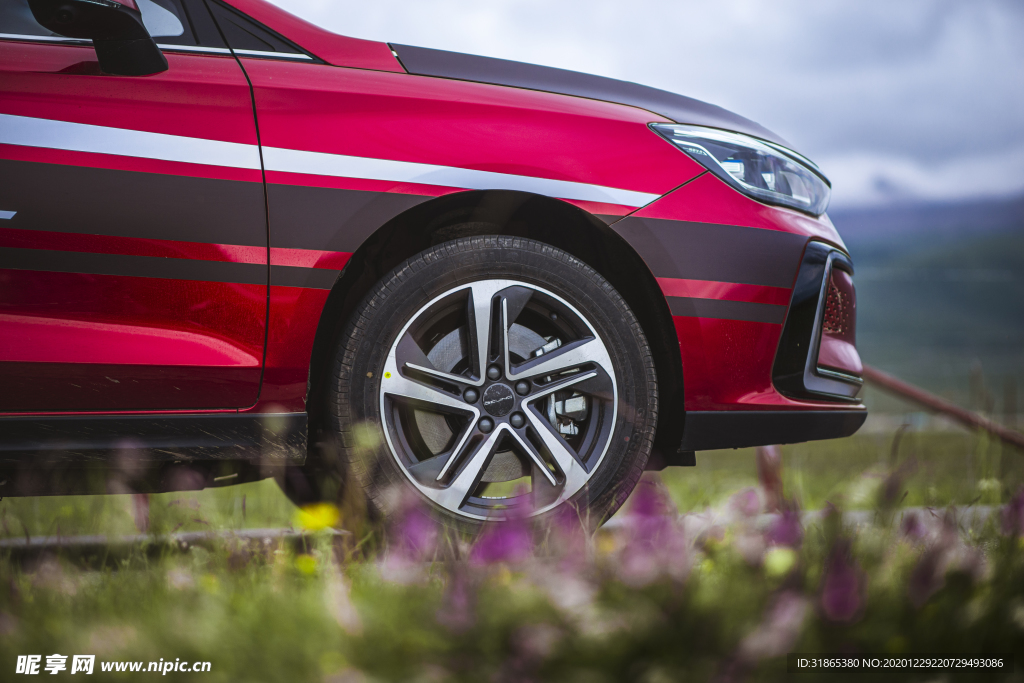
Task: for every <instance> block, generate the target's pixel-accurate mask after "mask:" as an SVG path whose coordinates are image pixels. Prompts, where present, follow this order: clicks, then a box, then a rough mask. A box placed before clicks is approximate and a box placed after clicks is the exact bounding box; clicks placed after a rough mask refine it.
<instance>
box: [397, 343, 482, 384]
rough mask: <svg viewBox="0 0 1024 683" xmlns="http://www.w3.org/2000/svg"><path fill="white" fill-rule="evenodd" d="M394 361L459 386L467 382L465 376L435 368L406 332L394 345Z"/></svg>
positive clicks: (401, 365) (404, 366) (400, 365)
mask: <svg viewBox="0 0 1024 683" xmlns="http://www.w3.org/2000/svg"><path fill="white" fill-rule="evenodd" d="M395 361H396V363H397V364H398V366H399V367H403V368H408V369H410V370H415V371H416V372H422V373H423V374H425V375H430V376H431V377H437V378H438V379H443V380H447V381H449V382H454V383H456V384H457V385H460V386H461V385H465V384H468V383H469V382H468V380H467V379H466V378H465V377H462V376H460V375H453V374H451V373H450V372H442V371H441V370H438V369H437V368H435V367H434V365H433V363H431V362H430V359H429V358H427V356H426V354H425V353H423V349H421V348H420V346H419V344H417V343H416V341H415V340H414V339H413V338H412V335H410V334H409V333H408V332H407V333H406V334H405V336H404V337H403V338H402V340H401V341H400V342H399V343H398V346H397V347H395Z"/></svg>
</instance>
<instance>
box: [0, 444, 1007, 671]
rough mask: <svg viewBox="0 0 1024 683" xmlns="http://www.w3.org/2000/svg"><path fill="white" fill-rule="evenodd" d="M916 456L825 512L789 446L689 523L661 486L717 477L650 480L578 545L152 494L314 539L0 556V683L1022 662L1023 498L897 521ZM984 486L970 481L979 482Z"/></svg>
mask: <svg viewBox="0 0 1024 683" xmlns="http://www.w3.org/2000/svg"><path fill="white" fill-rule="evenodd" d="M851 441H852V440H851ZM824 446H829V444H825V445H824ZM918 446H919V448H918V450H916V451H913V450H908V451H906V452H905V453H904V454H903V455H900V453H899V452H897V454H896V456H893V455H892V451H891V450H890V449H889V448H888V445H887V446H886V448H884V449H882V452H881V454H879V453H878V452H875V453H873V454H872V456H871V462H870V463H868V464H867V466H866V467H862V468H861V469H860V471H859V473H857V474H856V476H845V479H844V480H843V482H839V481H837V482H835V483H834V484H833V483H828V484H827V486H828V489H827V491H826V492H825V493H821V494H817V493H815V494H809V493H808V491H823V490H825V489H826V485H821V486H818V485H817V484H815V485H814V486H817V488H814V486H812V487H809V486H808V483H807V482H808V481H817V479H814V477H818V475H816V474H812V472H813V470H814V468H815V467H819V468H820V471H822V472H828V471H829V466H828V465H827V464H822V465H814V466H813V467H810V468H807V469H806V470H805V471H804V472H803V473H802V474H803V476H804V488H803V489H800V488H799V487H798V486H797V485H796V484H795V483H794V481H793V479H792V477H793V476H794V475H795V474H797V473H796V472H794V469H795V467H794V466H792V465H793V463H792V462H791V460H790V459H791V457H792V455H793V451H792V450H789V451H786V452H784V454H783V459H784V460H785V463H786V466H787V467H788V469H786V470H784V472H785V477H784V478H785V479H786V484H787V488H786V490H787V491H788V492H789V495H777V492H773V491H772V490H771V486H769V485H766V486H761V485H759V484H758V480H757V476H756V469H754V470H753V471H754V472H755V474H754V476H753V477H752V480H751V482H750V483H751V485H750V486H743V484H744V483H746V482H743V481H733V482H732V483H731V484H728V485H726V484H715V486H717V488H713V487H712V488H711V490H705V491H703V492H701V491H697V494H700V495H702V496H704V499H703V500H700V501H699V503H694V504H692V505H690V506H689V507H687V508H684V509H691V510H694V511H690V512H686V513H684V514H679V513H678V509H679V508H678V503H679V502H681V501H685V500H687V499H686V498H685V492H684V494H681V493H680V492H679V488H678V487H679V486H680V485H679V483H678V481H675V482H674V481H673V478H675V477H679V478H685V477H686V476H687V474H690V475H691V476H696V477H701V476H705V477H714V476H717V475H715V473H714V471H712V472H711V473H708V472H707V471H705V473H704V474H701V468H700V467H698V468H697V470H696V471H693V470H690V471H686V470H682V471H675V472H670V473H669V472H666V473H663V475H662V476H658V475H649V476H648V477H646V478H645V480H644V481H643V482H642V484H641V486H640V487H639V488H638V489H637V491H636V492H635V493H634V495H633V496H632V499H631V500H630V501H629V503H628V504H627V507H626V509H625V510H624V512H623V513H620V515H618V516H617V517H616V519H615V520H614V521H613V523H612V524H611V525H609V526H608V527H605V528H603V529H601V530H599V531H598V532H597V533H595V534H590V533H587V532H586V531H585V529H584V524H583V523H582V522H581V520H580V519H579V518H578V517H576V516H575V514H573V513H572V511H567V512H566V513H564V514H562V515H560V516H559V517H557V518H556V519H554V520H551V521H550V523H549V524H546V525H544V526H543V527H539V528H538V527H534V526H531V525H528V524H527V523H525V522H524V521H513V522H511V523H508V524H505V525H502V526H501V527H499V528H496V529H491V530H489V531H487V532H485V533H484V535H482V536H481V537H480V538H478V539H476V540H472V539H468V538H465V537H462V536H458V535H455V534H452V533H450V532H448V531H447V530H445V529H442V528H440V527H438V526H437V525H436V523H435V522H434V521H433V520H432V519H431V517H430V516H429V515H428V514H426V513H425V511H424V510H423V509H421V508H420V507H418V506H417V505H416V503H415V502H414V501H411V500H410V501H408V504H407V505H406V506H405V512H404V514H402V515H400V516H399V517H398V518H397V519H394V520H392V522H391V526H390V527H389V528H388V529H386V530H380V529H378V530H374V531H371V532H368V533H367V534H366V535H364V536H362V537H356V536H337V535H331V534H330V533H329V531H328V530H317V529H318V528H319V527H322V526H324V523H325V520H329V519H331V518H332V517H333V516H334V515H335V514H336V511H331V510H324V509H311V510H307V511H305V512H304V513H302V514H295V511H294V509H288V508H287V507H280V508H278V507H276V506H277V505H278V503H277V502H272V501H277V500H278V499H279V498H280V497H279V496H278V498H274V497H273V496H272V495H271V491H272V489H261V488H260V487H265V486H266V485H268V484H269V486H271V487H272V486H273V484H272V483H271V482H264V483H261V484H258V485H248V487H237V488H236V489H235V490H232V489H223V490H218V491H210V492H205V493H202V494H165V496H153V497H152V501H153V502H151V506H150V513H151V518H152V526H153V528H154V530H159V531H161V532H168V531H172V530H174V529H175V528H188V527H187V524H186V522H187V521H188V520H190V519H195V518H201V519H202V520H203V521H204V522H206V524H199V523H196V522H192V524H193V525H195V527H193V528H199V529H206V528H209V526H211V525H212V526H219V527H226V528H240V527H243V526H253V525H257V526H259V525H263V524H271V523H273V524H274V525H280V524H289V523H294V524H296V525H305V526H306V527H307V528H308V529H309V531H310V536H309V537H308V539H307V540H306V541H305V542H303V543H299V544H292V545H288V544H285V543H283V542H281V541H278V540H254V541H244V540H242V539H232V538H230V537H229V538H226V539H224V540H222V541H220V542H218V543H216V544H215V545H214V546H213V547H199V546H191V547H183V545H182V544H180V543H179V544H176V545H173V546H170V545H169V546H159V547H155V548H154V547H148V548H147V547H145V546H142V547H139V548H137V549H136V550H135V551H134V552H132V553H131V554H129V555H128V556H126V557H119V558H118V559H116V560H114V559H111V558H106V559H103V558H100V560H99V561H98V562H95V563H93V564H89V563H83V562H82V561H81V560H80V558H76V557H74V556H72V555H52V556H42V557H35V558H33V559H31V560H20V559H18V558H17V557H14V556H11V555H10V554H9V553H8V554H0V672H3V673H2V674H0V679H3V680H7V679H8V678H9V677H10V678H13V676H10V674H11V672H13V671H14V662H15V659H16V657H17V655H19V654H41V655H43V656H44V661H45V656H46V655H48V654H52V653H61V654H65V655H72V654H95V655H96V656H97V662H100V661H109V660H132V661H146V662H148V661H155V660H158V659H160V658H164V659H174V658H181V659H182V660H188V661H210V662H212V671H211V672H210V673H204V674H174V673H169V674H168V675H167V677H166V678H167V679H168V680H195V679H200V678H201V679H202V680H209V681H289V682H293V681H331V682H333V683H358V682H363V681H365V682H367V683H370V682H372V681H403V682H405V681H423V682H428V681H474V682H476V681H497V682H502V681H560V682H561V681H568V682H574V681H579V682H581V683H582V682H590V681H593V682H595V683H598V682H604V681H608V682H619V681H640V682H647V683H660V682H662V681H681V680H721V681H741V680H752V681H758V680H777V679H781V678H783V677H785V676H787V674H786V673H785V655H786V653H788V652H847V653H866V652H875V653H892V654H908V653H915V652H917V653H1021V652H1024V491H1022V492H1018V493H1016V494H1014V495H1012V496H1011V495H1007V490H1006V486H1004V485H1002V484H1000V485H998V486H995V487H992V491H991V492H990V493H989V495H990V496H992V499H991V500H989V501H987V502H989V503H990V505H988V506H986V507H984V508H982V509H980V510H975V509H969V510H967V511H965V509H964V508H959V509H953V508H944V507H935V508H930V509H929V508H914V509H908V508H906V507H905V505H906V504H907V501H908V499H910V497H911V495H912V494H911V491H912V490H913V489H914V487H915V486H919V483H920V481H921V480H920V479H919V478H920V477H922V474H921V472H922V464H921V462H922V460H924V459H925V458H927V457H928V455H929V454H928V448H929V446H928V445H927V444H924V445H921V444H918ZM821 447H822V446H818V448H821ZM906 447H907V443H904V446H903V447H902V448H906ZM864 450H865V452H868V449H867V448H866V447H865V449H864ZM826 452H828V451H826ZM941 452H942V451H941V450H940V454H941ZM960 456H963V453H961V454H960ZM726 457H729V456H726ZM949 457H950V459H951V461H952V459H953V457H954V456H953V455H950V456H949ZM1016 457H1021V456H1020V454H1017V456H1016ZM808 458H809V459H810V456H808ZM829 460H831V457H830V458H829ZM862 464H863V463H862ZM704 465H705V462H704V461H702V462H701V466H704ZM974 465H975V466H976V467H978V468H979V469H980V467H981V465H979V464H978V460H975V461H974ZM986 466H992V467H994V465H992V464H991V463H989V464H988V465H986ZM745 467H746V469H747V470H748V471H750V470H751V469H752V466H751V464H750V463H749V462H748V463H747V464H746V465H745ZM835 467H840V465H838V464H834V465H833V468H835ZM840 469H841V467H840ZM712 470H713V468H712ZM954 472H955V470H953V469H950V471H949V473H948V474H949V478H952V475H953V474H954ZM828 476H829V477H830V480H829V481H830V482H831V478H838V477H841V476H842V473H841V472H838V473H837V472H829V474H828ZM929 476H932V475H929ZM961 478H963V477H962V476H961ZM989 478H994V477H989V476H982V475H980V474H979V475H977V476H976V481H975V485H974V488H975V489H977V485H976V484H977V481H983V480H985V479H989ZM663 479H664V480H665V481H664V482H663V481H662V480H663ZM865 481H866V482H868V484H865V483H864V482H865ZM915 482H918V483H915ZM869 484H870V485H869ZM933 484H934V481H932V483H928V484H927V486H931V485H933ZM950 486H951V487H953V488H951V489H949V490H954V489H955V486H956V484H953V483H950ZM986 490H987V489H986ZM801 491H802V495H803V506H804V507H805V508H806V507H807V506H808V503H807V501H808V500H810V501H811V504H812V505H814V503H817V502H818V501H821V504H820V506H819V505H814V507H816V508H820V512H816V513H813V514H811V513H807V512H802V511H801V509H800V508H801V502H800V501H799V500H798V494H799V493H800V492H801ZM257 492H261V493H259V495H258V494H257ZM670 492H671V494H670ZM207 494H212V495H207ZM231 495H234V496H235V497H236V499H237V497H240V496H243V495H244V496H246V497H247V501H248V502H247V503H246V504H245V505H244V506H243V505H241V504H240V503H237V502H235V503H229V502H228V501H230V500H231V499H230V498H229V496H231ZM695 495H696V494H695ZM815 495H821V496H822V498H820V499H816V498H815ZM204 496H205V497H204ZM825 496H828V498H825ZM975 497H977V496H975ZM126 499H127V500H128V502H125V500H126ZM955 499H956V496H954V500H955ZM96 500H99V501H105V502H103V503H95V502H94V501H96ZM130 500H131V499H130V498H127V497H113V498H97V499H74V500H71V499H53V500H50V501H47V500H46V499H32V500H20V501H18V500H14V501H12V500H4V501H3V502H2V503H0V518H2V519H3V520H4V523H5V524H6V525H7V527H8V528H7V529H5V532H4V533H5V535H7V536H12V535H13V536H17V535H19V533H22V527H24V528H25V529H28V528H29V527H31V528H32V529H33V530H43V531H44V532H45V529H44V527H46V525H45V524H44V523H43V522H42V521H41V520H40V519H28V521H25V520H26V519H27V518H28V514H27V509H28V506H32V505H44V506H45V505H54V506H68V505H71V506H74V505H79V504H80V505H90V504H92V505H104V506H107V505H109V506H114V507H115V508H116V509H117V510H121V509H122V508H123V519H121V517H118V519H119V520H120V521H118V522H117V524H118V525H120V526H119V528H124V530H125V531H126V532H131V533H136V531H135V527H134V523H133V521H132V520H133V515H134V514H135V513H136V512H137V511H133V510H132V508H131V504H130ZM280 500H283V499H280ZM825 500H829V501H830V502H828V503H826V502H824V501H825ZM40 501H42V502H40ZM173 501H184V502H178V503H176V504H173V505H171V504H170V503H172V502H173ZM189 501H203V502H202V503H201V504H198V503H197V504H193V503H191V502H189ZM254 501H255V502H254ZM966 502H970V501H969V500H968V501H966ZM705 503H707V504H709V506H705ZM837 505H842V506H845V508H848V509H853V508H856V509H859V510H862V511H864V512H861V513H860V514H859V515H851V514H849V513H848V512H847V514H845V515H844V511H843V510H840V509H839V508H838V507H836V506H837ZM116 506H121V507H116ZM161 506H163V507H161ZM694 508H695V509H694ZM58 509H59V508H58ZM180 510H187V512H186V513H180V512H179V511H180ZM118 514H119V515H120V514H121V513H120V512H119V513H118ZM218 515H219V517H218ZM346 521H347V520H341V524H342V526H346ZM73 522H74V520H73V519H72V518H70V517H68V518H67V521H66V522H65V524H68V525H70V524H72V523H73ZM52 523H53V522H52V521H51V524H52ZM84 523H85V524H87V525H91V526H90V529H91V530H92V531H93V532H95V530H96V527H102V526H103V525H102V524H100V523H99V522H97V521H96V520H86V522H84ZM12 527H13V528H12ZM62 528H64V529H66V528H67V527H62ZM12 532H13V533H12ZM32 533H37V531H33V532H32ZM49 533H53V531H52V530H51V531H49ZM65 533H66V532H65ZM1018 656H1019V655H1018ZM1016 665H1017V668H1018V670H1017V671H1016V672H1015V673H1009V672H1004V673H1002V674H997V675H993V673H992V672H984V673H977V672H971V671H969V670H968V671H963V672H960V673H953V674H950V673H943V674H936V673H935V672H930V673H924V672H915V673H908V672H905V671H903V672H896V673H894V674H893V675H892V680H921V681H934V680H949V681H958V680H1022V681H1024V674H1022V670H1021V668H1020V667H1021V666H1024V661H1021V660H1020V659H1018V661H1017V662H1016ZM94 675H95V676H96V680H104V676H107V677H109V678H110V679H116V680H129V679H130V678H131V674H125V673H120V674H117V673H113V674H103V673H102V672H100V671H99V663H97V667H96V673H95V674H94ZM871 675H872V677H873V678H880V677H881V678H884V675H883V674H878V673H872V674H871ZM152 676H153V674H140V675H138V676H137V678H149V677H152ZM799 678H800V680H807V681H812V680H830V681H831V680H847V679H848V680H861V679H863V678H864V675H863V674H862V673H853V674H850V675H848V676H847V677H844V674H841V673H836V672H821V673H804V674H800V675H799Z"/></svg>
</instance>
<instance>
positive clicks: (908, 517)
mask: <svg viewBox="0 0 1024 683" xmlns="http://www.w3.org/2000/svg"><path fill="white" fill-rule="evenodd" d="M900 531H902V532H903V535H904V536H906V537H907V538H909V539H912V540H915V541H919V540H921V539H922V538H924V537H925V534H926V533H927V530H926V529H925V526H924V522H922V521H921V517H920V516H919V515H918V514H917V513H916V512H908V513H906V514H905V515H903V521H902V522H901V523H900Z"/></svg>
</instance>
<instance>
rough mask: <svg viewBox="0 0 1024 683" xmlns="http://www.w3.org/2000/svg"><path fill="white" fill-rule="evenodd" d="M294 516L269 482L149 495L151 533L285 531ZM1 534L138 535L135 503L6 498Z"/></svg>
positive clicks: (0, 507) (127, 499)
mask: <svg viewBox="0 0 1024 683" xmlns="http://www.w3.org/2000/svg"><path fill="white" fill-rule="evenodd" d="M294 515H295V506H293V505H292V504H291V502H289V500H288V499H287V498H285V497H284V495H283V494H282V493H281V490H280V489H279V488H278V487H277V484H275V483H274V481H273V480H272V479H266V480H264V481H259V482H254V483H251V484H239V485H237V486H227V487H224V488H214V489H206V490H204V491H184V492H176V493H160V494H154V495H151V496H150V497H149V530H150V532H152V533H168V532H175V531H210V530H214V529H252V528H266V527H288V526H290V525H291V524H292V520H293V517H294ZM0 533H2V534H3V536H5V537H16V536H24V535H25V534H26V533H27V534H28V535H30V536H58V535H60V536H76V535H85V534H107V535H120V534H136V533H138V529H137V528H136V523H135V502H134V500H133V499H132V496H130V495H112V496H39V497H34V498H5V499H4V500H3V501H2V502H0Z"/></svg>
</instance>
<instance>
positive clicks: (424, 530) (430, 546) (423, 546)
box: [392, 507, 437, 560]
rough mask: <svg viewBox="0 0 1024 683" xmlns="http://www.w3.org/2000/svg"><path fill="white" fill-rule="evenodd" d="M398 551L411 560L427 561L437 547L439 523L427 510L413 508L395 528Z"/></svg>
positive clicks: (394, 533) (408, 510)
mask: <svg viewBox="0 0 1024 683" xmlns="http://www.w3.org/2000/svg"><path fill="white" fill-rule="evenodd" d="M392 533H393V535H394V538H395V542H396V543H395V544H396V546H397V547H396V550H398V552H400V553H402V554H403V555H404V556H405V557H406V558H408V559H410V560H425V559H427V558H429V557H431V556H432V555H433V554H434V550H435V549H436V547H437V523H436V522H435V521H434V520H433V519H432V518H431V517H430V515H429V514H427V512H426V511H425V510H422V509H420V508H418V507H412V508H410V509H407V510H406V511H405V514H404V515H402V516H400V517H399V519H398V521H397V522H396V523H395V525H394V528H393V532H392Z"/></svg>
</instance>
